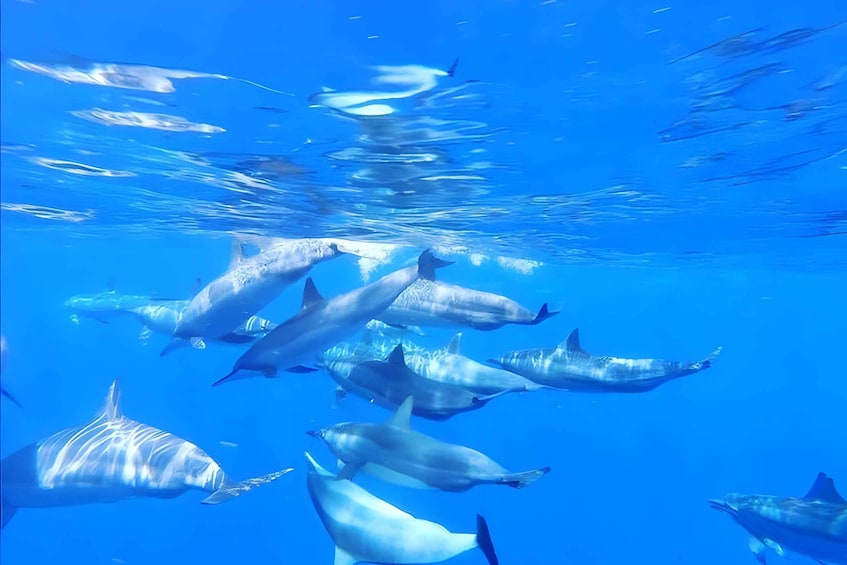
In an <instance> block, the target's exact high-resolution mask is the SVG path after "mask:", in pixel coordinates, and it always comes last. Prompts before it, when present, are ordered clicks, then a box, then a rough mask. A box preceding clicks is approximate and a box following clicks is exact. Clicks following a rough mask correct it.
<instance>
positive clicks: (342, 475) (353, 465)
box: [335, 461, 365, 481]
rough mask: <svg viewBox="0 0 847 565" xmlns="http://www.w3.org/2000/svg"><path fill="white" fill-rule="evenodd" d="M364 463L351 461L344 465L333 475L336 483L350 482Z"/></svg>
mask: <svg viewBox="0 0 847 565" xmlns="http://www.w3.org/2000/svg"><path fill="white" fill-rule="evenodd" d="M364 465H365V463H364V461H351V462H349V463H346V464H345V465H344V466H343V467H341V468H340V469H339V470H338V473H337V474H336V475H335V480H336V481H352V480H353V477H355V476H356V473H358V472H359V470H360V469H361V468H362V467H364Z"/></svg>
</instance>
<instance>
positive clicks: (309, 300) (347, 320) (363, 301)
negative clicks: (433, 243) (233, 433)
mask: <svg viewBox="0 0 847 565" xmlns="http://www.w3.org/2000/svg"><path fill="white" fill-rule="evenodd" d="M451 264H452V263H451V262H449V261H443V260H441V259H438V258H437V257H435V256H434V255H433V254H432V252H431V251H430V250H426V251H424V252H423V253H421V255H420V256H419V257H418V264H417V265H415V266H411V267H406V268H404V269H400V270H397V271H394V272H393V273H389V274H387V275H385V276H384V277H382V278H381V279H379V280H377V281H374V282H372V283H371V284H368V285H366V286H363V287H361V288H358V289H356V290H352V291H350V292H347V293H345V294H342V295H340V296H335V297H333V298H331V299H328V300H327V299H324V297H323V296H321V294H320V293H319V292H318V290H317V288H316V287H315V283H314V282H313V281H312V279H311V278H309V279H307V280H306V285H305V287H304V289H303V303H302V308H301V309H300V311H299V312H298V313H297V314H295V315H294V316H293V317H291V318H289V319H288V320H286V321H285V322H283V323H282V324H280V325H279V326H277V327H276V328H274V330H273V331H271V332H270V333H269V334H268V335H266V336H265V337H263V338H262V339H260V340H259V341H258V342H256V343H255V344H253V345H252V347H250V349H249V350H247V351H246V352H245V353H244V355H242V356H241V357H240V358H239V359H238V360H237V361H236V362H235V366H234V367H233V369H232V372H230V373H229V374H228V375H226V376H225V377H223V378H222V379H220V380H218V381H217V382H216V383H215V384H214V385H213V386H217V385H220V384H222V383H224V382H227V381H231V380H235V379H243V378H248V377H250V376H256V374H257V373H258V374H264V375H265V376H266V377H274V376H276V374H277V371H278V370H279V369H282V370H285V371H289V372H295V373H303V372H312V371H317V369H314V368H311V367H309V366H306V364H309V365H311V364H314V363H316V361H317V360H318V357H319V356H320V354H321V353H322V352H324V351H326V349H328V348H329V347H332V346H333V345H334V344H336V343H338V342H339V341H341V340H343V339H345V338H346V337H347V336H349V335H351V334H354V333H355V332H356V331H357V330H359V329H361V328H362V327H364V326H365V324H367V323H368V321H369V320H371V319H373V318H374V317H375V316H377V315H378V314H379V313H380V312H382V311H383V310H384V309H385V308H387V307H388V305H389V304H391V303H392V302H393V301H394V299H395V298H397V296H398V295H399V294H400V293H401V292H403V290H404V289H405V288H406V287H408V286H409V285H410V284H412V283H413V282H414V281H415V280H417V279H418V278H419V277H423V278H432V277H434V276H435V270H436V269H438V268H441V267H445V266H447V265H451ZM251 373H252V374H251Z"/></svg>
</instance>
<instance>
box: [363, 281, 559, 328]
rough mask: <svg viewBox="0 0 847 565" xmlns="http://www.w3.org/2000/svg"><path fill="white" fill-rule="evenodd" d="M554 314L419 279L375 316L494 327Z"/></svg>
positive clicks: (409, 321) (396, 320)
mask: <svg viewBox="0 0 847 565" xmlns="http://www.w3.org/2000/svg"><path fill="white" fill-rule="evenodd" d="M556 314H558V312H550V311H549V310H548V308H547V304H544V305H543V306H541V309H540V310H539V311H538V313H537V314H536V313H533V312H531V311H530V310H528V309H526V308H525V307H523V306H521V305H520V304H518V303H517V302H515V301H514V300H512V299H510V298H506V297H505V296H501V295H499V294H494V293H491V292H484V291H481V290H474V289H472V288H465V287H462V286H458V285H455V284H449V283H446V282H443V281H436V280H421V281H417V282H415V284H413V285H412V286H410V287H409V288H407V289H406V290H405V291H404V292H403V293H402V294H401V295H400V296H398V297H397V300H395V301H394V303H393V304H392V305H391V306H389V307H388V308H387V309H386V310H385V311H384V312H383V313H382V314H380V315H379V317H378V318H377V319H378V320H381V321H383V322H385V323H386V324H392V325H397V326H408V325H418V326H435V327H450V328H453V327H463V326H467V327H471V328H474V329H477V330H495V329H497V328H499V327H501V326H503V325H505V324H525V325H535V324H539V323H541V322H543V321H544V320H546V319H548V318H550V317H552V316H555V315H556Z"/></svg>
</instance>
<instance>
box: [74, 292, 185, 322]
mask: <svg viewBox="0 0 847 565" xmlns="http://www.w3.org/2000/svg"><path fill="white" fill-rule="evenodd" d="M158 300H159V299H155V298H152V297H149V296H139V295H134V294H120V293H118V292H116V291H114V290H107V291H105V292H100V293H97V294H88V295H77V296H72V297H70V298H68V299H67V300H65V308H67V309H69V310H71V312H72V314H71V321H72V322H73V323H75V324H78V323H79V319H80V317H83V318H90V319H92V320H97V321H98V322H102V323H108V322H109V321H111V320H112V319H114V318H117V317H121V316H125V315H127V313H129V311H130V310H132V309H133V308H137V307H139V306H144V305H147V304H150V303H151V302H154V301H158ZM168 301H169V300H167V299H164V302H168Z"/></svg>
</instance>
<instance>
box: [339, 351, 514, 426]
mask: <svg viewBox="0 0 847 565" xmlns="http://www.w3.org/2000/svg"><path fill="white" fill-rule="evenodd" d="M324 367H325V369H326V371H327V372H328V373H329V375H330V376H331V377H332V378H333V380H335V382H337V383H338V384H339V385H341V386H342V387H343V388H344V389H345V390H348V391H350V392H353V393H355V394H357V395H359V396H361V397H362V398H365V399H366V400H371V401H373V402H375V403H376V404H378V405H380V406H382V407H384V408H389V409H392V410H393V409H396V408H397V407H398V406H400V405H401V404H402V403H403V401H404V400H405V399H406V398H407V397H409V396H413V397H414V398H415V404H414V409H413V412H414V414H415V415H417V416H421V417H423V418H428V419H430V420H446V419H448V418H450V417H452V416H454V415H456V414H458V413H460V412H468V411H471V410H478V409H480V408H482V407H483V406H485V405H486V404H487V403H488V401H490V400H491V399H492V398H495V397H497V396H500V394H502V393H500V394H493V395H488V396H482V395H479V394H474V393H473V392H471V391H469V390H467V389H466V388H464V387H461V386H458V385H455V384H451V383H445V382H439V381H434V380H430V379H427V378H424V377H422V376H421V375H419V374H417V373H415V372H414V371H412V370H411V369H410V368H409V366H408V365H407V364H406V358H405V354H404V353H403V344H398V345H397V347H395V348H394V349H393V350H392V351H391V353H390V354H389V356H388V358H387V359H386V360H385V361H364V362H362V361H355V360H354V361H348V360H340V361H335V362H333V361H330V362H327V363H325V364H324ZM507 392H508V391H507Z"/></svg>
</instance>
